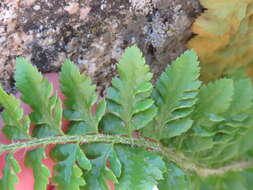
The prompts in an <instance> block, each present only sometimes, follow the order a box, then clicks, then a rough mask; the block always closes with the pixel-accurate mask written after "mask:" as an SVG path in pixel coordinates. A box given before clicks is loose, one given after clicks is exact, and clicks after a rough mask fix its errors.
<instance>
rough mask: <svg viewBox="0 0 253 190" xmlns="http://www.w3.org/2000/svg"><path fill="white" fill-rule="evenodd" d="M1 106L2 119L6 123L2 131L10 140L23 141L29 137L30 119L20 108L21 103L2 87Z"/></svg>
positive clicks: (0, 90) (0, 89) (0, 94)
mask: <svg viewBox="0 0 253 190" xmlns="http://www.w3.org/2000/svg"><path fill="white" fill-rule="evenodd" d="M0 104H1V105H3V107H4V111H3V112H2V118H3V121H4V123H5V126H4V127H3V129H2V131H3V133H4V134H5V136H7V137H8V138H9V139H10V140H13V141H15V140H22V139H26V138H28V137H29V132H28V128H29V126H30V119H29V117H27V116H24V111H23V109H21V107H20V101H19V100H18V99H16V98H15V97H14V96H13V95H8V94H7V93H6V92H5V91H4V90H3V88H2V87H1V86H0Z"/></svg>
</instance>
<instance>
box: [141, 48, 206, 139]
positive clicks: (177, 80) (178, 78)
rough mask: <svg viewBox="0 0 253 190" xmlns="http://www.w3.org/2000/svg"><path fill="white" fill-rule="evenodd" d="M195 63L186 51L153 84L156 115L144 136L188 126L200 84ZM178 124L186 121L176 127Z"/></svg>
mask: <svg viewBox="0 0 253 190" xmlns="http://www.w3.org/2000/svg"><path fill="white" fill-rule="evenodd" d="M198 65H199V62H198V58H197V55H196V53H195V52H194V51H192V50H189V51H186V52H185V53H184V54H182V55H181V56H180V57H178V58H177V59H176V60H175V61H174V62H172V64H171V65H169V66H168V67H167V69H166V71H165V72H164V73H162V75H161V77H160V79H159V80H158V81H157V83H156V88H155V90H154V92H153V98H154V99H155V103H156V106H157V107H158V114H157V116H156V118H155V122H154V123H153V124H152V125H153V126H155V128H154V127H153V126H151V128H150V129H149V130H147V131H146V132H145V131H144V135H146V136H150V137H154V138H157V139H163V138H171V137H174V136H178V135H181V134H182V133H184V132H186V131H187V130H189V129H190V128H191V124H192V123H193V122H192V120H191V119H190V118H189V115H190V114H191V113H192V111H193V108H194V105H195V104H196V102H197V95H198V89H199V87H200V84H201V83H200V81H198V77H199V66H198ZM178 123H187V125H182V126H180V125H179V124H178Z"/></svg>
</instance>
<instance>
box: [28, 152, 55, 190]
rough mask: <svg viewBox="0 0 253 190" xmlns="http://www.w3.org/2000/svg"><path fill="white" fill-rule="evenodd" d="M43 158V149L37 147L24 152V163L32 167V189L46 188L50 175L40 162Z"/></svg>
mask: <svg viewBox="0 0 253 190" xmlns="http://www.w3.org/2000/svg"><path fill="white" fill-rule="evenodd" d="M43 158H45V155H44V149H43V148H38V149H34V150H31V151H29V152H27V153H26V158H25V164H26V166H27V167H28V168H32V170H33V175H34V179H35V180H34V181H35V183H34V188H33V189H34V190H46V189H47V184H48V182H49V180H48V178H49V177H50V171H49V169H48V168H47V167H46V166H45V165H43V164H42V159H43Z"/></svg>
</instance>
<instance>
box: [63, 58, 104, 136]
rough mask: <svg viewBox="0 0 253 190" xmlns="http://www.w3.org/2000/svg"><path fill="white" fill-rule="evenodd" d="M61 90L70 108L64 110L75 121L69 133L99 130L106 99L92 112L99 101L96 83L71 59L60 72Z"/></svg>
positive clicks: (67, 117)
mask: <svg viewBox="0 0 253 190" xmlns="http://www.w3.org/2000/svg"><path fill="white" fill-rule="evenodd" d="M59 80H60V82H61V90H62V92H63V94H64V95H65V97H66V99H65V101H64V103H65V105H67V106H68V110H66V111H64V116H65V118H66V119H68V120H72V121H75V122H73V123H72V126H70V129H69V132H68V133H69V134H71V135H74V134H85V133H88V132H97V127H98V123H99V121H100V120H101V118H102V116H103V115H104V113H105V107H106V104H105V101H104V100H103V101H101V102H100V104H99V105H98V107H97V109H96V113H95V114H93V113H92V108H93V106H94V104H95V103H96V101H97V94H96V92H95V89H96V87H95V85H92V84H91V79H90V78H89V77H87V76H85V75H81V74H80V72H79V70H78V68H77V67H76V66H75V65H74V64H73V63H71V61H70V60H67V61H65V63H64V64H63V66H62V71H61V73H60V79H59Z"/></svg>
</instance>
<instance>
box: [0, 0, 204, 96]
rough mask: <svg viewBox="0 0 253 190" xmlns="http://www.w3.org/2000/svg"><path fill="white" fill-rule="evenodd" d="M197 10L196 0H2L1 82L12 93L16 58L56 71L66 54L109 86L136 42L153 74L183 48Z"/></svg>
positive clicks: (101, 92) (43, 69)
mask: <svg viewBox="0 0 253 190" xmlns="http://www.w3.org/2000/svg"><path fill="white" fill-rule="evenodd" d="M201 11H202V9H201V6H200V4H199V2H198V0H83V1H79V0H2V1H1V2H0V81H1V83H2V84H3V85H4V87H5V89H6V90H7V91H8V92H11V91H13V89H14V88H13V83H14V81H13V78H12V73H13V68H14V66H15V58H16V57H18V56H23V57H26V58H27V59H29V60H30V61H31V62H32V63H33V64H34V65H36V66H37V67H38V68H39V70H40V71H42V72H43V73H46V72H57V71H59V69H60V65H61V64H62V63H63V61H64V60H65V59H66V58H69V59H71V60H72V61H74V62H75V63H76V64H77V65H78V66H79V68H80V70H81V71H82V72H85V73H86V74H88V75H89V76H91V77H92V78H93V81H94V82H95V83H96V84H97V85H98V91H99V92H100V94H101V95H103V92H104V91H103V90H104V88H105V87H106V86H108V85H110V79H111V78H112V77H113V76H115V75H116V73H115V69H116V67H115V63H116V62H117V60H118V59H119V58H120V56H121V55H122V52H123V51H124V49H125V48H126V47H128V46H130V45H132V44H135V43H136V44H138V46H139V47H140V48H141V49H142V51H143V53H144V54H145V56H146V61H147V63H148V64H150V65H151V68H152V70H153V72H154V73H155V77H157V76H158V74H159V73H160V72H161V71H162V70H163V69H164V67H165V66H166V65H167V64H168V63H169V62H170V61H172V60H174V59H175V58H176V57H177V56H178V55H179V54H180V53H182V52H183V51H184V50H185V49H186V47H185V43H186V42H187V40H188V39H189V38H190V37H191V36H192V33H191V30H190V27H191V24H192V22H193V21H194V19H195V18H196V17H197V16H198V15H199V14H200V12H201Z"/></svg>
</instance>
